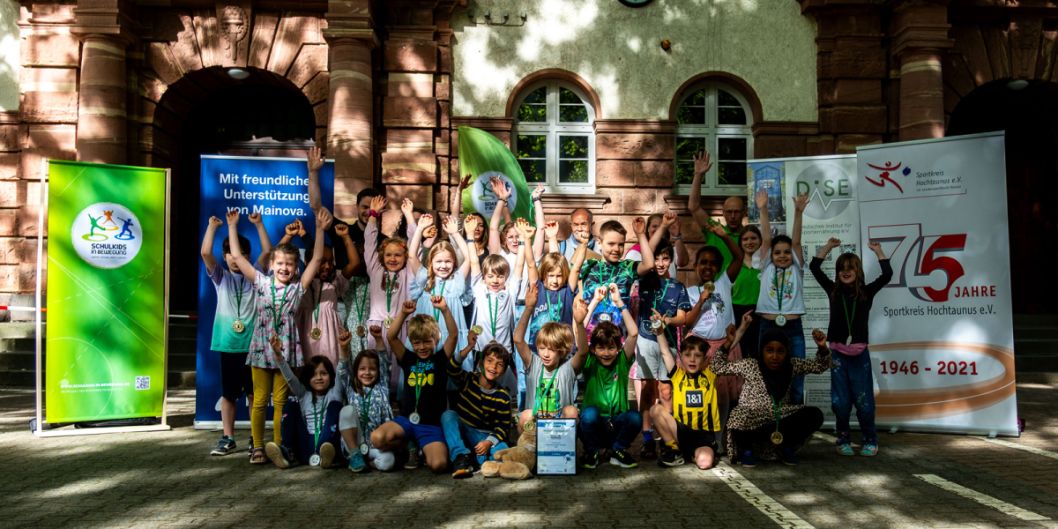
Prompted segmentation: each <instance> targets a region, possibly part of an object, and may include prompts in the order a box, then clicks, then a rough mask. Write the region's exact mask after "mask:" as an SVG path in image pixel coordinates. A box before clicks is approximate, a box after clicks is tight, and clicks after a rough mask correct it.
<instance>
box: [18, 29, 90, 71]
mask: <svg viewBox="0 0 1058 529" xmlns="http://www.w3.org/2000/svg"><path fill="white" fill-rule="evenodd" d="M20 46H21V52H22V53H21V55H22V57H21V59H22V65H23V66H67V67H69V66H78V65H79V64H80V63H81V56H80V49H81V47H80V40H79V39H78V38H77V36H75V35H73V34H71V33H69V31H68V30H66V28H61V27H59V28H48V29H44V28H41V29H35V30H34V31H33V32H32V33H30V34H28V35H26V37H25V38H23V39H22V42H21V45H20Z"/></svg>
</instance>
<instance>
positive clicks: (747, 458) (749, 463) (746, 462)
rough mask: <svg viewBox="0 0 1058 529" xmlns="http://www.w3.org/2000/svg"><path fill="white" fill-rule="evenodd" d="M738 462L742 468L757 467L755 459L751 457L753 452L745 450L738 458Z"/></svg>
mask: <svg viewBox="0 0 1058 529" xmlns="http://www.w3.org/2000/svg"><path fill="white" fill-rule="evenodd" d="M738 461H739V462H740V463H742V466H744V467H749V468H752V467H755V466H757V457H756V456H754V455H753V450H746V451H744V452H742V455H741V456H739V458H738Z"/></svg>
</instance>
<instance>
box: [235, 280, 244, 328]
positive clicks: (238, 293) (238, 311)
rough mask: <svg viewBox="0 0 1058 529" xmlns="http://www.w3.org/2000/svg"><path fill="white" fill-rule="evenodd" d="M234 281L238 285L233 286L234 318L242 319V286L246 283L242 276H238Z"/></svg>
mask: <svg viewBox="0 0 1058 529" xmlns="http://www.w3.org/2000/svg"><path fill="white" fill-rule="evenodd" d="M236 282H237V283H238V285H237V286H236V287H235V319H236V320H239V319H242V296H243V291H242V289H243V286H244V285H245V284H246V280H245V279H243V278H242V277H239V279H238V280H237V281H236Z"/></svg>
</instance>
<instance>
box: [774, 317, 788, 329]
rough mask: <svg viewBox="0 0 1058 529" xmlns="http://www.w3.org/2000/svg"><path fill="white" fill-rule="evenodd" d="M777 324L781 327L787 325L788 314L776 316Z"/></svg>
mask: <svg viewBox="0 0 1058 529" xmlns="http://www.w3.org/2000/svg"><path fill="white" fill-rule="evenodd" d="M775 325H778V326H779V327H782V326H783V325H786V316H784V315H782V314H780V315H778V316H776V317H775Z"/></svg>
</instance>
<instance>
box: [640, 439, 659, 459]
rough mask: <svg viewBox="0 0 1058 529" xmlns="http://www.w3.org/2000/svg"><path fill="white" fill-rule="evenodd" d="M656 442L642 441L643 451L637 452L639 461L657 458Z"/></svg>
mask: <svg viewBox="0 0 1058 529" xmlns="http://www.w3.org/2000/svg"><path fill="white" fill-rule="evenodd" d="M657 446H658V442H657V441H655V440H653V439H651V440H649V441H647V440H645V439H644V440H643V449H642V450H640V451H639V459H657V458H658V448H657Z"/></svg>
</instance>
